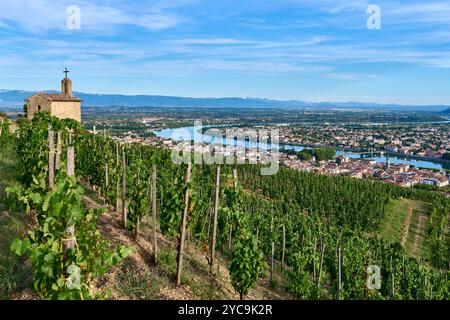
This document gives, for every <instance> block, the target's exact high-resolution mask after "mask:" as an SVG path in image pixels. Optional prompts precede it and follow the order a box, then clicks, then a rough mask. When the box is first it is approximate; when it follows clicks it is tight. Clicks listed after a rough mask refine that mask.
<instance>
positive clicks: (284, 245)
mask: <svg viewBox="0 0 450 320" xmlns="http://www.w3.org/2000/svg"><path fill="white" fill-rule="evenodd" d="M285 250H286V227H285V226H284V224H283V247H282V251H281V270H283V271H284V268H285V265H284V252H285Z"/></svg>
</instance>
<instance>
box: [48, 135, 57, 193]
mask: <svg viewBox="0 0 450 320" xmlns="http://www.w3.org/2000/svg"><path fill="white" fill-rule="evenodd" d="M48 187H49V188H50V189H53V188H54V187H55V141H54V133H53V130H52V129H51V127H50V126H49V128H48Z"/></svg>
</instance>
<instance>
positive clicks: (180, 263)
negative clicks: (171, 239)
mask: <svg viewBox="0 0 450 320" xmlns="http://www.w3.org/2000/svg"><path fill="white" fill-rule="evenodd" d="M185 181H186V183H189V182H191V163H190V162H189V163H188V166H187V169H186V179H185ZM188 210H189V188H188V189H186V193H185V196H184V211H183V219H182V222H181V235H180V242H179V245H178V247H179V250H178V259H177V260H178V267H177V285H178V286H179V285H180V284H181V273H182V271H183V255H184V240H185V238H186V225H187V220H188V219H187V215H188Z"/></svg>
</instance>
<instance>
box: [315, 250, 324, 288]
mask: <svg viewBox="0 0 450 320" xmlns="http://www.w3.org/2000/svg"><path fill="white" fill-rule="evenodd" d="M324 255H325V242H323V243H322V252H321V254H320V266H319V278H318V279H317V287H318V288H320V278H321V277H322V266H323V258H324Z"/></svg>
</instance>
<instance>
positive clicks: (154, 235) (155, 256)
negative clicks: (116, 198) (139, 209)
mask: <svg viewBox="0 0 450 320" xmlns="http://www.w3.org/2000/svg"><path fill="white" fill-rule="evenodd" d="M152 218H153V258H154V259H155V263H156V261H157V257H158V242H157V237H156V228H157V222H156V165H153V172H152Z"/></svg>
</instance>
